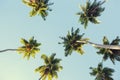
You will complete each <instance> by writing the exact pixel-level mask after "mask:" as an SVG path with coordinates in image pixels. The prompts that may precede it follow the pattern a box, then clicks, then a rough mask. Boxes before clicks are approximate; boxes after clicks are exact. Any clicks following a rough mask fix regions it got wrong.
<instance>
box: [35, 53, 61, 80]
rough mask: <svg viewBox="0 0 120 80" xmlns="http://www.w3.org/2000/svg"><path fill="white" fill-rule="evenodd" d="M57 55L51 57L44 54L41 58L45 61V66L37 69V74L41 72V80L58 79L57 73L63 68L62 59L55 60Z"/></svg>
mask: <svg viewBox="0 0 120 80" xmlns="http://www.w3.org/2000/svg"><path fill="white" fill-rule="evenodd" d="M55 55H56V54H55V53H53V54H52V55H51V56H50V57H48V56H46V55H45V54H42V56H41V58H42V59H43V60H44V65H42V66H40V67H38V68H36V69H35V71H36V72H39V73H40V75H41V77H40V79H39V80H41V79H42V80H46V79H47V78H48V80H52V78H58V75H57V72H58V71H60V70H61V69H62V68H63V67H62V66H61V65H60V61H61V59H59V58H55Z"/></svg>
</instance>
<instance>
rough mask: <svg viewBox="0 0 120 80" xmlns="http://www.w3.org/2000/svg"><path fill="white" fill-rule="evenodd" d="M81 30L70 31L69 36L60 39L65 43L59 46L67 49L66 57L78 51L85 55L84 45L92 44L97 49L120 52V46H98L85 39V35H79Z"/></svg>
mask: <svg viewBox="0 0 120 80" xmlns="http://www.w3.org/2000/svg"><path fill="white" fill-rule="evenodd" d="M79 31H80V30H79V28H78V29H76V30H75V31H74V30H73V28H72V29H71V33H70V32H69V31H68V34H67V36H66V37H60V38H61V39H62V40H63V42H62V43H59V44H63V47H65V49H64V50H65V56H68V55H71V54H72V52H73V51H77V52H79V53H80V54H83V53H84V50H83V49H82V47H83V45H84V44H87V43H89V44H91V45H92V46H94V47H96V48H105V49H113V50H120V46H119V45H113V44H105V45H102V44H96V43H93V42H90V41H89V39H88V38H83V36H84V33H83V34H81V35H80V34H79Z"/></svg>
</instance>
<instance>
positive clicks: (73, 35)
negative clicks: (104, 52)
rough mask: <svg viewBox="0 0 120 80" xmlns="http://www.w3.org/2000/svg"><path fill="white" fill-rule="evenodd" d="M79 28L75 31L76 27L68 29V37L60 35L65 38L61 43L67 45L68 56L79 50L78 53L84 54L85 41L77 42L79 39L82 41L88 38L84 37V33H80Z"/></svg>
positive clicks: (66, 54) (66, 52)
mask: <svg viewBox="0 0 120 80" xmlns="http://www.w3.org/2000/svg"><path fill="white" fill-rule="evenodd" d="M79 32H80V30H79V28H78V29H76V30H75V31H74V29H73V28H72V29H71V32H69V31H68V34H67V36H66V37H60V38H61V39H62V40H64V41H63V42H62V43H59V44H63V47H65V49H64V50H65V56H68V55H71V54H72V52H73V51H77V52H78V53H80V54H83V53H84V51H83V49H82V46H83V45H84V44H85V43H82V42H81V43H80V42H77V41H81V40H84V41H88V39H87V38H84V39H83V38H82V37H83V35H84V33H83V34H81V35H79Z"/></svg>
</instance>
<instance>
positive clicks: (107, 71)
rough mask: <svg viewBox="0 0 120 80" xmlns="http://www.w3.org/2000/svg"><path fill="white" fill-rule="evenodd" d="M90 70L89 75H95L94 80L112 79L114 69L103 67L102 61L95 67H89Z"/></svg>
mask: <svg viewBox="0 0 120 80" xmlns="http://www.w3.org/2000/svg"><path fill="white" fill-rule="evenodd" d="M90 69H91V70H92V72H90V75H91V76H96V77H95V80H113V78H112V77H111V76H112V73H113V72H114V69H112V68H108V67H104V68H103V65H102V63H99V64H98V67H97V68H93V67H90Z"/></svg>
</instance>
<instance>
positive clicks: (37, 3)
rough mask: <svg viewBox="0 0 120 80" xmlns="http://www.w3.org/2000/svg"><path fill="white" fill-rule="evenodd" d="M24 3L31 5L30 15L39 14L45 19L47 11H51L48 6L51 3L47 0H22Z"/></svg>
mask: <svg viewBox="0 0 120 80" xmlns="http://www.w3.org/2000/svg"><path fill="white" fill-rule="evenodd" d="M22 1H23V3H24V4H26V5H28V6H30V7H32V10H31V11H30V16H31V17H32V16H35V15H37V14H38V15H41V17H42V18H43V19H44V20H46V17H47V16H48V11H52V9H50V8H49V6H50V5H53V3H49V0H22Z"/></svg>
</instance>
